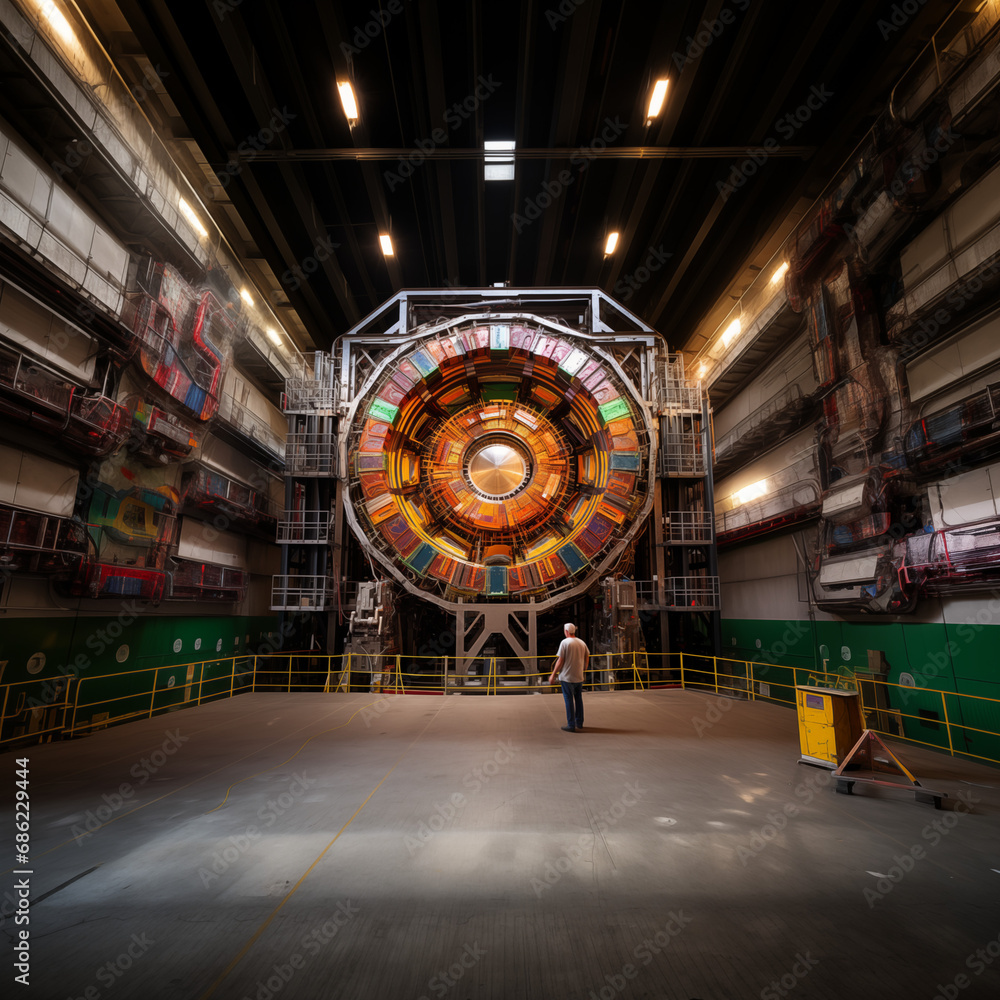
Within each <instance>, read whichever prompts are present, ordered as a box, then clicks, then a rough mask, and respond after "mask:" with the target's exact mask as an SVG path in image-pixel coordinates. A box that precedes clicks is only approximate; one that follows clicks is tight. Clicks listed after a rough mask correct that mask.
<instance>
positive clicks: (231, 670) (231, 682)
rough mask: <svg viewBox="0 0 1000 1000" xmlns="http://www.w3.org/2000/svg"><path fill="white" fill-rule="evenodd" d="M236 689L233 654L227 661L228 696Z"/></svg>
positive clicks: (234, 658)
mask: <svg viewBox="0 0 1000 1000" xmlns="http://www.w3.org/2000/svg"><path fill="white" fill-rule="evenodd" d="M235 689H236V657H235V656H234V657H233V658H232V659H231V660H230V661H229V697H230V698H232V696H233V691H234V690H235Z"/></svg>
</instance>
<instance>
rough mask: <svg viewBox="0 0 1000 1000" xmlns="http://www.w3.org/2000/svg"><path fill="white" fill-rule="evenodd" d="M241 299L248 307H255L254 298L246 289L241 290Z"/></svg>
mask: <svg viewBox="0 0 1000 1000" xmlns="http://www.w3.org/2000/svg"><path fill="white" fill-rule="evenodd" d="M240 298H241V299H242V300H243V301H244V302H245V303H246V304H247V305H248V306H252V305H253V296H252V295H251V294H250V292H249V291H248V290H247V289H246V288H241V289H240Z"/></svg>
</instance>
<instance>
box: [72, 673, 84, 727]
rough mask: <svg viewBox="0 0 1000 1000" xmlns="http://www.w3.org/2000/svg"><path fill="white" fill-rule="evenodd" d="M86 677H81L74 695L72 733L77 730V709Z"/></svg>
mask: <svg viewBox="0 0 1000 1000" xmlns="http://www.w3.org/2000/svg"><path fill="white" fill-rule="evenodd" d="M85 679H86V678H83V677H81V678H80V683H79V684H77V686H76V694H75V695H73V715H72V716H71V717H70V722H69V731H70V735H72V734H73V733H74V732H75V731H76V710H77V708H78V707H79V705H80V690H81V689H82V688H83V682H84V680H85Z"/></svg>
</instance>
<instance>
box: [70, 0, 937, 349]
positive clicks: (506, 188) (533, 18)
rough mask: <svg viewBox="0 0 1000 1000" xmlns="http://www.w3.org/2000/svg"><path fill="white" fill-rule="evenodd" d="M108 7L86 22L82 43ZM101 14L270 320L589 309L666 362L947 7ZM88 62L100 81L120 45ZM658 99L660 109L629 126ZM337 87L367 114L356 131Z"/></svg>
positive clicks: (310, 323)
mask: <svg viewBox="0 0 1000 1000" xmlns="http://www.w3.org/2000/svg"><path fill="white" fill-rule="evenodd" d="M102 6H103V7H104V8H105V14H106V7H107V5H106V4H103V5H102V3H100V2H98V0H95V2H94V3H91V4H88V3H86V2H83V3H81V7H82V8H83V9H84V10H85V11H86V12H88V13H91V14H93V15H95V20H96V21H97V22H98V30H99V31H101V30H102V27H101V24H100V22H101V18H100V16H98V15H99V9H100V8H101V7H102ZM117 6H118V8H119V9H120V10H121V12H122V13H123V14H124V16H125V18H126V20H127V22H128V28H129V34H132V35H134V40H135V41H137V42H138V45H139V46H140V47H141V49H142V50H143V51H144V53H145V55H146V56H147V57H148V59H149V62H150V63H151V64H152V65H154V66H156V67H158V68H159V72H160V75H161V77H162V81H163V86H164V87H165V89H166V92H167V94H168V95H169V99H170V101H171V102H172V103H173V104H174V105H175V106H176V114H175V115H174V118H173V120H172V121H167V122H165V123H164V124H165V125H166V126H168V130H169V131H172V132H173V133H174V138H175V139H177V140H193V143H194V144H196V145H197V147H199V148H200V151H201V153H202V154H203V156H204V159H205V160H207V163H208V164H209V166H210V168H211V170H212V171H214V172H215V173H216V175H217V177H218V176H221V177H222V178H223V180H224V184H223V182H222V181H217V183H216V185H215V186H214V190H213V188H212V186H211V185H209V186H206V197H205V199H204V200H205V201H206V203H209V204H211V202H212V201H213V200H216V201H220V200H225V199H226V198H228V199H229V200H231V202H232V208H231V209H230V211H232V210H233V209H234V210H235V214H236V215H238V217H239V218H240V219H241V220H242V224H243V225H245V229H243V228H242V226H229V232H227V235H228V236H229V238H230V241H231V242H232V243H233V245H234V248H235V249H236V250H237V252H238V253H242V254H245V255H246V256H248V257H251V258H252V257H254V256H259V257H261V258H263V259H264V260H266V262H267V264H268V265H269V271H270V272H271V273H272V277H273V281H274V287H273V288H272V289H271V293H272V298H273V300H274V304H275V305H276V306H278V307H279V308H280V307H282V306H283V305H284V306H286V307H291V308H293V309H294V310H295V311H296V312H297V313H298V315H299V317H300V318H301V320H302V323H303V324H304V327H305V330H306V331H308V334H309V336H310V337H311V339H312V340H313V342H314V343H315V344H317V345H320V346H325V345H327V344H329V343H330V342H331V341H332V339H333V338H334V337H335V336H337V335H338V334H340V333H342V332H344V331H345V330H346V329H348V328H349V327H350V326H351V325H353V324H354V323H355V322H357V321H358V320H359V319H361V318H362V317H364V316H365V315H366V314H367V313H368V312H369V311H371V310H372V309H374V308H375V307H376V306H378V305H379V304H380V303H381V302H383V301H384V300H385V299H386V298H388V297H389V296H391V295H392V294H393V293H394V292H396V291H398V290H400V289H402V288H407V287H436V286H442V285H452V286H456V285H458V286H479V285H491V284H494V283H496V282H509V283H510V284H511V285H515V286H540V287H547V286H555V285H599V286H601V287H602V288H604V289H606V290H607V291H608V292H610V293H611V294H614V295H616V297H618V298H620V299H623V300H626V301H627V304H628V306H629V307H630V308H632V309H633V310H635V311H636V312H637V313H638V314H639V315H640V316H641V317H642V318H643V319H645V320H646V321H647V322H649V323H650V324H651V325H653V326H655V327H656V328H657V329H659V330H661V331H662V332H664V333H665V334H666V335H667V336H668V338H669V339H670V340H671V342H672V344H674V345H675V346H682V345H683V343H684V342H685V340H686V339H687V337H688V336H689V335H690V334H691V333H692V331H693V330H694V329H695V328H696V326H697V325H698V323H699V322H700V321H701V320H702V319H703V318H704V317H705V314H706V312H707V311H708V310H709V308H710V307H711V306H712V305H713V304H714V303H715V302H716V301H717V300H718V299H719V298H720V296H723V295H725V294H726V293H727V292H728V291H730V290H731V287H732V284H733V282H734V280H736V279H738V276H739V275H740V273H741V271H743V270H745V267H746V265H747V263H748V261H750V260H752V255H753V251H754V249H755V248H756V247H757V246H758V245H759V244H760V243H761V242H762V241H764V240H766V239H767V238H768V237H770V236H772V235H773V233H774V230H775V229H776V227H777V224H778V222H779V221H780V219H781V218H782V217H783V216H784V215H786V214H787V213H788V212H789V211H790V210H791V209H792V208H793V207H794V206H795V205H796V203H797V202H799V201H800V199H801V198H802V197H811V196H815V195H816V194H817V193H818V191H819V189H820V188H821V187H822V184H823V182H825V181H826V180H827V179H828V177H829V176H830V174H831V173H832V172H833V171H834V170H835V169H836V168H837V167H838V166H839V165H840V163H841V161H842V159H843V157H844V156H845V155H846V153H847V152H848V151H849V150H850V149H851V148H852V147H853V146H854V145H855V143H856V142H857V141H858V140H860V138H861V137H862V136H863V134H864V132H865V131H866V130H867V129H868V128H869V127H870V125H871V124H872V122H873V120H874V118H875V116H876V114H877V113H878V112H879V111H880V110H881V108H882V107H883V106H884V103H885V99H886V95H887V93H888V90H889V88H890V87H891V84H892V82H893V81H894V80H895V79H896V78H897V77H898V76H899V75H900V73H901V72H902V70H903V69H904V68H905V66H906V65H907V64H908V63H909V62H910V61H911V60H912V59H913V58H914V57H915V56H916V54H917V52H918V51H919V49H920V48H921V47H922V46H923V44H924V43H925V42H926V40H927V38H928V37H929V34H930V31H931V30H933V27H934V26H936V24H938V23H939V22H940V20H941V19H942V17H943V16H944V14H945V13H946V12H947V11H948V10H950V9H952V8H953V7H954V6H956V5H955V4H954V3H945V2H935V0H928V2H926V3H923V4H922V5H919V6H918V5H917V3H916V2H914V4H913V5H912V6H914V7H918V11H917V14H916V15H915V16H914V17H912V18H909V19H904V18H903V17H902V16H898V15H895V14H894V11H899V12H900V14H901V8H900V7H899V6H896V5H894V4H893V3H891V2H875V0H852V2H829V0H812V2H808V3H807V2H803V0H794V2H784V0H702V2H695V0H690V2H682V0H673V2H670V0H668V2H663V3H658V4H651V3H646V4H643V3H636V2H627V0H626V2H616V3H612V2H609V0H604V2H601V0H524V2H507V3H492V2H482V0H467V2H462V3H447V2H443V0H388V2H387V0H365V2H363V3H353V2H350V3H348V2H343V3H330V2H324V0H297V2H294V3H291V2H288V0H286V2H283V3H279V2H277V0H205V2H200V0H189V2H186V3H177V2H173V0H119V3H118V5H117ZM88 8H89V10H88ZM894 16H895V17H896V21H897V22H902V21H904V20H905V23H903V24H902V26H901V27H899V28H897V27H896V25H895V24H894V23H893V17H894ZM380 22H381V23H380ZM880 22H881V23H880ZM104 23H105V25H107V26H108V28H107V33H108V34H109V35H113V34H114V31H113V26H114V25H113V22H112V21H110V20H108V19H107V17H106V16H105V18H104ZM706 23H707V25H708V27H706ZM120 33H121V32H120ZM689 39H691V40H692V41H693V47H692V48H690V49H689V47H688V40H689ZM135 41H133V42H132V44H133V45H134V44H135ZM105 42H106V44H107V46H108V48H109V51H110V52H111V53H112V55H113V56H115V57H116V58H117V57H118V55H120V54H121V52H122V50H123V43H122V41H121V39H120V38H119V39H117V41H116V39H115V38H114V37H108V38H106V39H105ZM699 42H700V43H702V45H701V46H699ZM116 52H117V54H118V55H116ZM688 56H690V58H688ZM663 75H666V76H668V77H669V79H670V89H669V92H668V96H667V103H666V107H665V110H664V112H663V114H662V115H661V116H660V118H659V119H657V120H656V121H654V123H653V124H652V125H651V126H649V127H646V125H645V121H644V117H645V108H646V102H647V100H648V95H649V91H650V88H651V86H652V83H653V82H654V81H655V80H656V78H657V77H659V76H663ZM342 79H350V80H351V81H352V82H353V84H354V89H355V91H356V93H357V95H358V100H359V103H360V106H361V120H360V122H359V123H358V125H357V126H356V127H354V128H353V129H351V128H349V126H348V124H347V122H346V119H345V116H344V113H343V110H342V108H341V105H340V102H339V100H338V98H337V93H336V87H335V81H336V80H342ZM810 99H811V104H812V108H811V109H810V110H809V112H808V113H805V112H804V109H805V108H806V107H807V102H808V101H810ZM797 109H803V112H802V113H801V118H803V119H806V120H803V121H795V126H794V127H793V126H792V125H791V124H789V120H788V119H786V117H785V116H788V115H791V116H793V120H794V116H795V114H796V111H797ZM276 113H277V114H278V115H279V117H278V118H277V119H275V115H276ZM285 120H287V124H286V122H285ZM262 130H263V131H262ZM269 130H270V131H269ZM271 131H273V133H274V134H273V135H272V134H270V132H271ZM484 139H514V140H516V142H517V146H518V149H519V150H522V151H524V153H523V155H522V156H519V158H518V160H517V164H516V179H515V180H514V181H506V182H489V183H484V179H483V162H482V157H481V155H480V151H481V149H482V143H483V140H484ZM765 145H766V146H767V147H769V148H770V150H771V153H770V155H769V156H768V158H767V161H766V162H765V163H763V164H762V165H761V166H760V167H759V169H757V168H755V170H754V175H753V176H752V177H750V178H749V179H747V180H746V182H745V183H744V184H743V185H742V186H740V187H735V186H734V189H733V190H732V192H731V193H729V194H728V197H727V196H726V194H725V193H723V192H720V190H719V186H718V185H719V183H720V182H723V183H725V182H726V181H727V179H728V178H729V177H730V174H731V172H732V171H733V169H734V165H735V164H738V163H742V162H745V161H746V159H747V157H746V154H745V153H740V152H736V151H734V149H733V148H737V149H738V148H741V147H747V146H757V147H762V146H765ZM255 146H257V147H260V148H254V147H255ZM421 146H422V147H423V148H424V150H429V154H428V155H427V156H426V157H425V156H424V155H423V153H421V151H420V149H419V147H421ZM602 147H604V148H603V149H602ZM668 147H669V148H670V149H673V150H676V153H671V154H670V155H664V151H665V150H666V149H667V148H668ZM775 147H778V148H775ZM581 149H582V150H584V154H583V155H581V154H580V150H581ZM239 150H242V155H240V154H239V153H238V152H237V151H239ZM401 153H403V154H405V156H406V160H405V161H403V162H402V164H401V161H400V154H401ZM709 154H710V155H709ZM591 157H593V158H591ZM406 174H408V176H406ZM213 214H214V215H215V216H216V217H217V218H219V217H220V216H221V215H224V214H225V213H221V212H218V211H216V210H215V209H214V208H213ZM225 228H226V226H225V224H224V229H225ZM612 229H617V230H620V231H621V234H622V236H621V243H620V245H619V249H618V251H617V252H616V253H615V254H614V255H613V256H612V257H610V258H607V259H605V258H604V256H603V245H604V238H605V235H606V233H607V232H608V231H609V230H612ZM380 232H390V233H391V235H392V239H393V242H394V244H395V247H396V256H395V258H393V259H390V260H387V259H385V258H383V256H382V253H381V251H380V249H379V244H378V234H379V233H380ZM317 247H319V248H321V249H320V251H319V252H317V250H316V248H317ZM324 247H329V248H331V249H330V251H329V252H326V251H324V250H323V249H322V248H324ZM668 255H669V256H668ZM311 258H312V259H311ZM320 258H325V259H322V260H320ZM654 265H655V266H654ZM297 267H299V268H302V270H301V271H300V272H299V273H298V275H296V273H295V270H294V269H295V268H297ZM640 279H644V280H640ZM286 297H287V302H286ZM300 346H308V344H300Z"/></svg>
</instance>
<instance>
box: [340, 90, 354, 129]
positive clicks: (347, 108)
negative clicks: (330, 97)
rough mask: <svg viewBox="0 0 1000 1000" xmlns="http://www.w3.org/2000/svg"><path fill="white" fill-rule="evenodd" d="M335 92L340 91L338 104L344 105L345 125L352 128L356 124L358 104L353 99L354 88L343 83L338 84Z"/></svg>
mask: <svg viewBox="0 0 1000 1000" xmlns="http://www.w3.org/2000/svg"><path fill="white" fill-rule="evenodd" d="M337 90H339V91H340V103H341V104H343V105H344V115H345V117H346V118H347V124H348V125H350V126H352V127H353V126H354V125H356V124H357V122H358V102H357V101H356V100H355V98H354V88H353V87H352V86H351V85H350V83H348V82H345V83H338V84H337Z"/></svg>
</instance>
